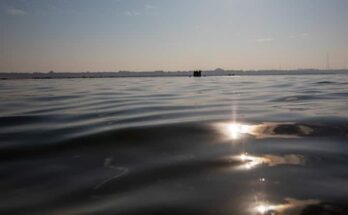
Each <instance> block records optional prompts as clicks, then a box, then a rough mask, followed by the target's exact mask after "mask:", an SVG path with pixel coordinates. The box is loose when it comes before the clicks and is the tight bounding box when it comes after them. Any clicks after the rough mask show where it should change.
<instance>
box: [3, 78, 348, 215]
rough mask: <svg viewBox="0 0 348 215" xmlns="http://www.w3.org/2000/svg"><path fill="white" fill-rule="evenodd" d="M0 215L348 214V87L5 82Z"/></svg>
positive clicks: (224, 81) (242, 81) (331, 81)
mask: <svg viewBox="0 0 348 215" xmlns="http://www.w3.org/2000/svg"><path fill="white" fill-rule="evenodd" d="M0 190H1V192H0V214H57V215H58V214H67V215H70V214H74V215H75V214H235V215H238V214H255V215H257V214H291V215H292V214H294V215H295V214H303V215H308V214H315V215H318V214H348V209H347V208H348V75H303V76H301V75H300V76H291V75H279V76H240V77H239V76H231V77H202V78H189V77H167V78H165V77H163V78H109V79H102V78H101V79H59V80H54V79H52V80H2V81H1V82H0Z"/></svg>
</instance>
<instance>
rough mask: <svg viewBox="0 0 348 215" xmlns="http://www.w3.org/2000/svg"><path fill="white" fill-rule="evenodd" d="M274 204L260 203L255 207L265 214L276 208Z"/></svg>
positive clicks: (257, 210)
mask: <svg viewBox="0 0 348 215" xmlns="http://www.w3.org/2000/svg"><path fill="white" fill-rule="evenodd" d="M274 208H275V207H274V206H273V205H267V204H260V205H258V206H256V207H255V210H256V212H258V213H260V214H265V213H267V212H269V211H271V210H274Z"/></svg>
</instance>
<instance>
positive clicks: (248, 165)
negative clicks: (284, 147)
mask: <svg viewBox="0 0 348 215" xmlns="http://www.w3.org/2000/svg"><path fill="white" fill-rule="evenodd" d="M236 159H239V160H241V161H242V162H243V165H242V166H240V167H241V168H242V169H252V168H254V167H255V166H257V165H259V164H262V163H265V162H267V161H266V160H265V159H264V158H263V157H255V156H251V155H248V154H246V153H243V154H241V155H239V156H237V157H236Z"/></svg>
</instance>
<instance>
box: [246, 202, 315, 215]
mask: <svg viewBox="0 0 348 215" xmlns="http://www.w3.org/2000/svg"><path fill="white" fill-rule="evenodd" d="M319 203H320V201H319V200H316V199H307V200H297V199H292V198H285V203H283V204H273V205H271V204H267V203H264V202H258V203H256V204H255V205H254V206H253V207H251V208H252V210H253V213H256V214H267V213H270V212H271V213H272V214H273V213H274V214H278V213H282V214H283V212H284V211H286V210H290V209H294V208H299V209H302V208H305V207H306V206H308V205H315V204H319Z"/></svg>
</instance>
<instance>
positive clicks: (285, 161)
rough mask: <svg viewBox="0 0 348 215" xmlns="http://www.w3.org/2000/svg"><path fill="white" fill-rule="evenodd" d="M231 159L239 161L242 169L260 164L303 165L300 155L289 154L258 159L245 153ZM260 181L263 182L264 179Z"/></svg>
mask: <svg viewBox="0 0 348 215" xmlns="http://www.w3.org/2000/svg"><path fill="white" fill-rule="evenodd" d="M233 159H235V160H240V161H241V162H242V163H243V164H242V165H241V166H240V168H242V169H247V170H249V169H253V168H254V167H256V166H258V165H260V164H266V165H268V166H278V165H303V163H304V157H303V156H301V155H295V154H289V155H283V156H277V155H264V156H262V157H261V156H260V157H256V156H251V155H249V154H247V153H243V154H240V155H238V156H234V157H233ZM260 181H265V179H264V178H262V179H260Z"/></svg>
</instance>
